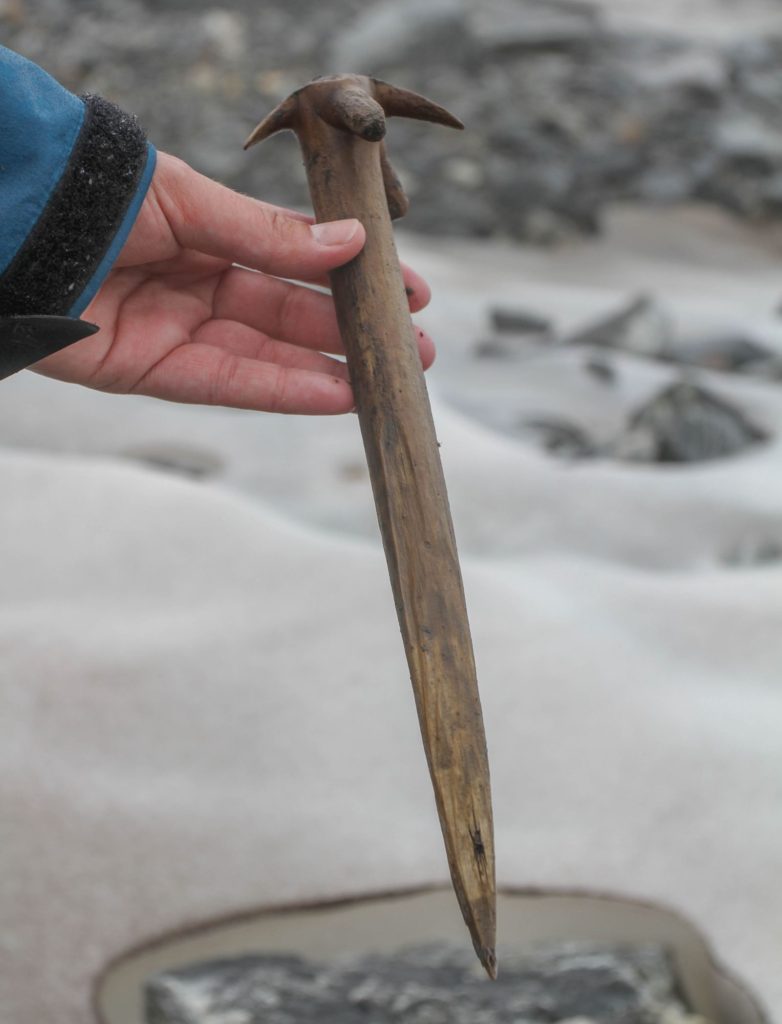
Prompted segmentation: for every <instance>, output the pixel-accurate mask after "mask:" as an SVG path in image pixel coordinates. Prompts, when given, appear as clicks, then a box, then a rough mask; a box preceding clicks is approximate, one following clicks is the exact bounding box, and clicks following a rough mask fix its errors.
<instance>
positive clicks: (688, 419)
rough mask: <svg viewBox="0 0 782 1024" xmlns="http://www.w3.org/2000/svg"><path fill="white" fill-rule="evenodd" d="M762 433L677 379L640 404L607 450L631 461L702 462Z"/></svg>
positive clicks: (727, 406) (735, 450) (741, 415)
mask: <svg viewBox="0 0 782 1024" xmlns="http://www.w3.org/2000/svg"><path fill="white" fill-rule="evenodd" d="M766 437H767V435H766V434H765V432H764V431H763V430H761V429H760V428H759V427H757V426H756V425H755V424H753V423H752V422H751V421H750V420H749V419H748V418H747V417H746V416H745V415H744V413H743V412H742V411H741V410H740V409H737V408H736V407H735V406H733V405H731V404H730V403H729V402H726V401H725V400H724V399H722V398H717V397H715V396H714V395H712V394H710V393H709V392H708V391H706V390H704V389H703V388H701V387H698V386H696V385H694V384H689V383H684V382H682V383H677V384H674V385H672V386H670V387H666V388H665V389H664V390H663V391H661V392H660V393H659V394H657V395H655V396H654V398H652V399H651V400H650V401H649V402H647V403H646V404H645V405H644V406H643V407H642V408H641V409H639V410H638V412H637V413H636V414H635V415H634V416H633V418H632V419H631V421H630V423H629V425H628V429H627V431H626V433H625V434H624V435H623V436H622V437H620V438H618V439H617V440H616V442H615V443H614V444H613V445H612V446H611V453H612V454H613V455H614V456H615V457H617V458H620V459H626V460H629V461H636V462H639V461H640V462H704V461H708V460H710V459H719V458H724V457H726V456H729V455H736V454H738V453H739V452H741V451H744V450H745V449H747V448H749V447H751V446H752V445H754V444H758V443H759V442H761V441H764V440H766Z"/></svg>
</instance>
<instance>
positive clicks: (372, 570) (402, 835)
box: [0, 209, 782, 1024]
mask: <svg viewBox="0 0 782 1024" xmlns="http://www.w3.org/2000/svg"><path fill="white" fill-rule="evenodd" d="M609 228H610V230H609V233H608V236H607V237H606V238H605V239H604V240H602V241H599V242H588V243H587V242H585V243H580V244H577V245H574V246H571V247H570V248H567V249H563V250H557V251H552V252H548V253H541V252H534V251H531V250H529V251H528V250H524V249H519V248H510V247H503V246H499V245H496V244H486V245H480V244H476V243H467V242H464V243H459V242H454V241H452V240H449V241H448V242H440V243H433V242H429V241H424V240H421V239H416V238H413V237H407V236H403V237H402V240H401V243H400V248H401V250H402V252H403V255H404V256H405V257H406V259H407V260H408V261H410V262H412V263H414V264H415V265H416V266H417V267H418V268H420V269H421V270H422V271H423V272H424V273H425V274H426V275H427V276H428V277H429V279H430V281H431V282H432V284H433V287H434V291H435V299H434V301H433V303H432V305H431V307H430V309H429V310H427V311H426V312H425V313H423V314H422V315H421V317H420V320H421V322H422V323H425V324H426V326H427V327H428V328H429V329H430V330H431V332H432V333H433V334H434V336H435V338H436V339H437V341H438V343H439V348H440V357H439V360H438V363H437V364H436V366H435V368H434V369H433V370H432V371H431V374H430V383H431V391H432V394H433V397H434V406H435V418H436V422H437V426H438V435H439V439H440V441H441V443H442V453H443V459H444V464H445V470H446V477H447V480H448V484H449V491H450V496H451V502H452V506H453V512H454V518H455V524H456V531H457V538H458V540H459V543H460V549H461V552H462V560H463V567H464V571H465V583H466V590H467V597H468V604H469V607H470V612H471V619H472V624H473V632H474V639H475V645H476V655H477V660H478V666H479V677H480V681H481V686H482V696H483V703H484V711H485V716H486V724H487V732H488V738H489V745H490V755H491V764H492V772H493V785H494V798H495V821H496V828H497V856H498V877H499V881H500V882H501V883H504V884H507V885H514V886H541V887H546V888H552V889H581V890H586V891H600V892H606V891H608V892H613V893H616V894H619V895H626V896H629V897H632V898H634V899H640V900H649V901H659V902H661V903H664V904H667V905H670V906H673V907H675V908H676V909H678V910H679V911H680V912H681V913H683V914H684V915H686V916H687V917H689V918H690V919H691V920H692V921H693V922H694V923H695V924H696V925H697V927H698V928H700V930H701V931H702V932H703V933H704V934H705V935H706V936H707V937H708V938H709V940H710V941H711V942H712V943H713V945H714V948H715V950H716V952H717V954H718V956H719V957H720V959H721V960H722V961H723V962H724V963H725V964H727V965H728V966H729V967H730V968H731V969H732V970H734V971H735V972H737V974H738V975H739V976H740V977H741V978H742V979H744V980H745V981H746V983H747V984H748V986H749V987H750V988H751V989H752V990H753V991H754V993H755V994H756V995H757V996H758V997H759V998H760V999H761V1000H762V1001H763V1003H764V1004H765V1005H766V1007H767V1008H768V1010H769V1011H770V1013H771V1016H772V1017H773V1018H774V1019H777V1018H779V1017H780V1016H782V981H781V980H780V979H781V978H782V975H781V974H780V970H779V951H780V949H782V889H780V886H779V882H778V879H779V870H780V867H779V866H780V864H781V863H782V743H780V736H782V562H781V561H779V560H778V559H777V560H774V559H773V558H772V559H770V560H769V559H767V558H766V559H763V560H760V561H758V563H757V564H752V558H751V557H750V558H748V559H743V560H742V559H740V560H739V561H741V562H743V564H742V565H738V566H737V565H736V564H735V562H736V558H734V557H732V553H735V551H736V550H739V549H741V550H744V551H746V550H750V551H752V550H758V551H763V550H765V551H769V550H774V549H775V546H776V547H777V548H782V441H780V437H781V436H782V384H780V383H775V382H773V381H764V380H756V379H751V378H749V377H745V376H735V375H729V374H723V373H717V372H709V373H705V372H704V373H703V374H701V375H700V378H699V379H700V381H701V382H702V383H704V384H705V385H707V386H708V387H709V388H710V389H711V390H712V391H714V393H719V394H720V395H721V396H723V397H725V398H727V399H729V400H730V401H732V402H735V403H736V404H738V405H740V406H741V407H742V408H743V409H745V411H747V412H748V413H750V414H751V415H752V417H753V418H754V420H755V421H756V422H757V423H758V424H759V425H760V426H762V427H763V428H764V430H765V431H766V432H767V434H768V435H769V438H770V439H769V440H768V441H767V442H766V443H764V444H761V445H757V446H755V447H754V448H752V449H750V450H748V451H747V452H746V453H745V454H742V455H739V456H736V457H734V458H731V459H724V460H717V461H714V462H709V463H701V464H698V465H695V466H683V465H654V464H651V465H650V464H643V465H640V464H632V463H620V462H613V461H609V460H607V459H589V460H583V461H578V462H563V461H561V460H557V459H555V458H553V457H552V456H550V455H548V454H546V453H544V452H542V451H541V450H539V449H538V447H537V446H535V445H534V444H533V443H532V442H531V441H530V440H529V439H525V438H524V437H519V436H516V435H515V434H514V433H513V431H512V430H510V429H507V427H508V424H512V423H513V422H515V420H514V417H516V418H517V417H518V416H519V415H521V414H530V413H537V412H540V411H541V410H543V411H545V410H549V411H550V410H551V409H555V410H556V411H557V412H558V413H560V414H564V413H565V412H567V413H568V415H569V416H571V418H573V419H574V420H575V421H576V422H578V423H581V424H583V425H584V426H586V427H589V428H590V429H598V428H601V427H603V426H606V425H608V426H610V424H611V422H613V420H614V419H617V418H619V417H621V416H622V415H624V414H625V413H626V412H627V411H628V410H631V409H632V408H634V407H635V406H636V405H637V403H638V402H639V401H641V400H643V398H645V397H647V396H648V395H649V394H650V393H651V392H652V391H653V390H655V389H656V388H658V387H659V386H660V384H661V383H664V382H665V380H666V379H668V377H669V376H671V375H673V374H675V373H676V370H675V368H673V367H670V366H666V365H664V364H660V363H652V362H648V361H645V360H642V359H639V358H637V357H634V356H630V355H619V356H617V359H616V366H615V369H616V371H617V373H616V377H615V379H614V381H613V382H612V383H610V384H607V383H606V381H605V380H600V379H598V378H595V377H594V376H593V375H590V374H588V373H585V372H584V370H583V365H582V362H583V360H582V359H581V357H580V356H577V355H574V353H573V351H572V350H571V349H567V348H559V347H557V346H553V347H552V348H551V350H550V351H549V350H543V351H541V352H540V353H539V354H538V355H537V356H536V357H535V358H529V359H526V358H520V359H515V360H514V359H511V360H503V359H477V358H476V357H475V352H474V345H475V342H476V340H478V339H480V338H481V336H482V335H485V333H486V330H487V311H488V308H489V306H490V305H492V304H498V303H501V304H503V305H506V306H508V305H510V306H523V307H524V308H526V309H534V310H536V311H538V312H540V313H542V314H544V315H546V316H548V317H550V318H551V319H552V320H553V321H554V323H555V325H556V327H557V329H558V330H561V331H566V330H568V329H571V328H572V329H575V328H576V327H578V326H580V325H583V324H585V323H588V322H591V321H592V320H594V319H595V318H596V317H598V316H600V315H602V314H603V313H605V312H606V311H608V310H611V309H613V308H615V307H617V306H618V305H621V304H622V303H623V302H624V301H625V299H626V298H627V297H628V296H629V295H632V294H635V293H637V292H639V291H644V292H648V293H651V294H653V295H655V296H657V297H658V298H659V299H660V301H661V302H664V303H665V304H666V306H667V308H668V309H669V310H670V313H671V316H672V317H673V319H674V320H675V322H676V324H677V325H678V331H679V334H680V336H681V337H685V338H686V337H695V336H699V335H701V334H702V333H704V332H707V331H711V330H714V329H716V328H720V329H725V330H728V329H730V330H735V331H740V332H742V334H743V335H751V336H752V337H753V338H756V339H758V340H762V342H763V343H764V344H765V345H766V346H768V347H769V348H771V349H773V350H775V351H778V352H782V320H780V318H779V316H778V315H777V313H776V309H777V307H778V305H779V300H780V297H781V296H782V284H781V278H780V273H779V249H778V247H777V244H776V243H775V242H774V240H773V239H772V238H770V237H769V238H764V237H759V236H755V235H750V234H748V233H746V232H745V231H744V230H743V229H738V228H736V227H735V226H734V225H732V224H731V223H730V222H728V221H727V220H726V219H725V218H723V217H716V216H714V215H712V214H704V213H703V212H702V211H698V210H682V211H673V212H669V213H667V214H665V215H663V214H662V213H649V212H646V213H641V212H639V211H634V210H629V209H628V210H623V211H617V212H616V214H615V215H614V216H613V217H612V218H611V221H610V224H609ZM0 399H1V400H0V438H2V443H3V446H4V447H3V448H2V449H0V479H2V481H3V500H2V502H0V566H2V572H0V683H2V685H1V686H0V701H1V702H2V703H1V704H0V721H1V722H2V732H3V741H2V743H1V744H0V806H2V808H3V811H2V816H1V817H0V919H2V922H3V927H2V929H0V960H1V961H2V965H3V969H2V971H0V1007H1V1008H2V1009H1V1010H0V1015H1V1016H2V1017H3V1020H6V1021H8V1022H9V1024H23V1022H24V1024H27V1022H29V1021H44V1020H46V1021H48V1020H57V1021H58V1022H61V1024H84V1022H85V1021H87V1020H89V1019H90V1009H89V998H90V987H91V985H92V983H93V981H94V979H95V978H96V976H97V975H98V973H99V972H100V971H101V970H102V969H103V968H104V967H105V965H106V963H107V962H108V961H109V960H111V959H112V958H113V957H116V956H118V955H119V954H121V953H123V952H124V951H125V950H127V949H129V948H130V947H132V946H134V945H137V944H139V943H143V942H144V941H146V940H148V939H150V938H152V937H154V936H157V935H159V934H161V933H163V932H167V931H170V930H172V929H174V928H176V927H178V926H180V925H182V924H185V923H191V922H195V921H205V920H209V919H211V918H215V917H218V916H225V915H227V914H230V913H233V912H236V911H240V910H246V909H250V908H253V907H259V906H263V905H270V904H278V903H284V902H290V901H293V900H296V899H317V898H324V899H325V898H327V897H334V896H337V895H348V894H359V893H361V892H366V891H381V890H384V891H389V890H393V889H394V888H405V887H410V886H416V885H420V884H425V883H429V882H443V881H445V880H446V878H447V866H446V863H445V857H444V855H443V852H442V848H441V841H440V837H439V829H438V825H437V821H436V815H435V811H434V806H433V802H432V799H431V796H430V791H429V784H428V779H427V775H426V768H425V763H424V759H423V756H422V751H421V744H420V739H419V736H418V730H417V724H416V721H415V714H414V709H413V701H412V696H411V694H410V691H409V684H408V682H407V673H406V668H405V665H404V660H403V655H402V648H401V644H400V642H399V638H398V634H397V628H396V623H395V616H394V608H393V603H392V600H391V597H390V593H389V588H388V584H387V579H386V572H385V566H384V562H383V557H382V552H381V551H380V547H379V543H378V541H377V539H376V529H375V526H374V522H373V520H374V511H373V507H372V503H371V498H370V495H369V489H368V482H367V479H366V475H365V471H364V469H363V453H362V451H361V447H360V441H359V437H358V425H357V423H356V421H355V418H354V417H351V416H348V417H344V418H342V419H339V420H318V421H315V420H305V419H279V418H278V419H275V418H272V417H267V416H262V415H254V414H249V413H238V412H228V411H220V410H208V409H202V408H185V407H177V406H173V405H165V404H163V403H155V402H154V401H151V400H146V399H140V398H120V397H116V396H107V395H100V394H95V393H91V392H88V391H84V390H81V389H77V388H74V387H71V386H67V385H63V384H58V383H54V382H52V381H48V380H45V379H43V378H40V377H36V376H35V375H33V374H21V375H18V376H17V377H15V378H12V379H10V380H8V381H5V382H3V384H2V389H1V394H0ZM607 428H608V427H606V429H607ZM144 459H151V460H153V461H154V460H158V461H165V460H166V459H168V460H169V461H173V462H177V461H179V462H182V463H186V464H191V465H192V466H194V467H196V468H197V467H201V468H202V469H203V470H204V476H203V478H201V479H199V480H197V481H191V480H186V479H183V478H181V477H176V476H173V475H170V474H165V473H161V472H160V471H159V470H155V469H151V468H149V466H148V465H146V464H145V463H144V461H143V460H144ZM388 836H391V841H390V842H389V841H388V839H387V837H388Z"/></svg>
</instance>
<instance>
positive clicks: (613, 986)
mask: <svg viewBox="0 0 782 1024" xmlns="http://www.w3.org/2000/svg"><path fill="white" fill-rule="evenodd" d="M502 965H503V966H502V973H501V974H500V977H499V980H498V981H497V982H496V983H494V984H489V983H488V982H487V981H486V979H485V978H483V977H481V976H480V975H479V974H478V973H477V971H476V969H475V965H474V964H473V961H472V957H471V954H468V953H465V952H461V951H459V952H456V951H454V950H450V949H448V947H444V946H441V945H433V946H427V947H419V948H417V949H408V950H402V951H400V952H398V953H395V954H386V955H380V954H374V955H364V956H354V957H346V958H341V959H340V960H339V961H338V962H335V963H328V964H327V963H317V964H316V963H312V962H311V961H308V960H305V959H304V958H302V957H295V956H274V955H267V956H248V957H243V958H238V959H234V960H222V961H219V960H218V961H213V962H207V963H202V964H197V965H194V966H192V967H187V968H183V969H180V970H177V971H172V972H169V973H167V974H163V975H160V976H159V977H157V978H154V979H152V980H151V981H150V982H149V983H148V984H147V988H146V1024H306V1022H307V1021H313V1022H317V1024H366V1022H367V1021H373V1022H377V1024H392V1022H394V1021H399V1022H406V1024H475V1022H476V1021H480V1024H518V1022H519V1021H525V1022H529V1024H537V1022H540V1024H549V1022H551V1021H561V1020H565V1019H571V1018H576V1017H579V1018H585V1019H587V1020H589V1021H594V1022H596V1024H663V1022H665V1021H670V1020H678V1021H680V1022H681V1024H686V1022H688V1021H691V1022H692V1024H695V1021H696V1017H695V1015H694V1014H691V1013H690V1012H689V1010H688V1008H687V1007H686V1006H685V1005H684V1004H683V1003H682V1001H681V997H680V996H679V992H678V984H677V979H676V976H675V973H674V971H673V968H672V966H671V963H670V961H669V959H668V957H667V955H666V953H665V951H664V950H663V949H662V948H660V947H657V946H625V947H617V948H595V947H588V946H580V945H576V944H572V945H562V946H559V947H555V948H548V949H541V950H540V951H538V952H535V953H531V954H529V955H527V956H525V957H523V958H520V957H512V956H509V955H503V957H502Z"/></svg>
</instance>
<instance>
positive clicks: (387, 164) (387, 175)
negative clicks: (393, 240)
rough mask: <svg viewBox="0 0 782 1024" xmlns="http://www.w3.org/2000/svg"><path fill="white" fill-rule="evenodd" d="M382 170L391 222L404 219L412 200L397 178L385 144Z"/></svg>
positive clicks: (381, 161)
mask: <svg viewBox="0 0 782 1024" xmlns="http://www.w3.org/2000/svg"><path fill="white" fill-rule="evenodd" d="M380 169H381V170H382V172H383V184H384V185H385V189H386V199H387V200H388V212H389V213H390V214H391V220H398V219H399V218H400V217H404V215H405V214H406V213H407V211H408V210H409V209H410V200H409V199H408V198H407V196H406V195H405V190H404V189H403V188H402V183H401V181H400V180H399V178H398V177H397V175H396V171H395V170H394V168H393V167H392V166H391V161H390V160H389V159H388V152H387V150H386V144H385V142H383V143H382V144H381V146H380Z"/></svg>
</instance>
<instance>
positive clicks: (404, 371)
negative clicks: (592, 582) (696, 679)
mask: <svg viewBox="0 0 782 1024" xmlns="http://www.w3.org/2000/svg"><path fill="white" fill-rule="evenodd" d="M394 114H398V115H402V116H406V117H413V118H418V119H419V120H423V121H433V122H436V123H438V124H444V125H450V126H451V127H453V128H461V127H462V125H461V123H460V122H459V121H458V120H457V119H456V118H455V117H453V116H452V115H451V114H449V113H448V111H446V110H444V109H443V108H442V107H439V106H437V104H435V103H432V102H430V101H429V100H427V99H425V98H424V97H423V96H418V95H416V94H415V93H411V92H407V91H406V90H403V89H398V88H396V87H394V86H391V85H388V84H387V83H385V82H380V81H376V80H375V79H372V78H366V77H363V76H359V75H335V76H331V77H328V78H319V79H315V81H313V82H311V83H310V84H309V85H306V86H304V87H303V88H302V89H299V90H298V91H297V92H295V93H293V95H291V96H290V97H289V98H288V99H286V100H285V101H284V102H283V103H281V104H280V106H278V107H277V109H276V110H274V111H273V112H272V113H271V114H269V116H268V117H267V118H266V119H265V120H264V121H262V122H261V124H259V125H258V127H257V128H256V129H255V131H254V132H253V133H252V134H251V135H250V137H249V138H248V140H247V142H246V144H245V148H247V146H250V145H252V144H253V143H255V142H261V141H262V140H263V139H266V138H268V137H269V136H270V135H272V134H274V133H275V132H277V131H280V130H281V129H290V130H291V131H294V132H295V133H296V134H297V136H298V138H299V142H300V144H301V148H302V151H303V154H304V163H305V166H306V169H307V177H308V180H309V186H310V192H311V194H312V201H313V206H314V209H315V214H316V217H317V219H318V220H319V221H327V220H341V219H343V218H351V217H355V218H358V220H360V221H361V222H362V224H363V225H364V227H365V229H366V234H367V239H366V244H365V246H364V248H363V250H362V251H361V252H360V253H359V255H358V256H357V257H356V258H355V259H353V260H352V261H351V262H350V263H349V264H347V265H346V266H344V267H340V268H339V269H337V270H335V271H334V272H333V273H332V274H331V285H332V291H333V294H334V303H335V306H336V310H337V317H338V321H339V327H340V332H341V335H342V340H343V343H344V346H345V351H346V353H347V362H348V370H349V374H350V379H351V382H352V385H353V389H354V394H355V399H356V409H357V412H358V418H359V422H360V425H361V432H362V435H363V439H364V447H365V450H366V456H367V462H368V465H369V472H370V476H371V480H372V488H373V491H374V497H375V506H376V508H377V515H378V520H379V523H380V530H381V533H382V536H383V545H384V547H385V552H386V559H387V561H388V570H389V574H390V577H391V585H392V587H393V591H394V599H395V603H396V609H397V614H398V616H399V625H400V628H401V631H402V637H403V640H404V645H405V651H406V654H407V661H408V665H409V667H410V675H411V678H412V683H413V690H414V693H415V700H416V706H417V709H418V717H419V721H420V724H421V733H422V736H423V742H424V748H425V750H426V757H427V761H428V764H429V771H430V774H431V778H432V784H433V787H434V793H435V799H436V803H437V811H438V814H439V817H440V824H441V827H442V832H443V837H444V839H445V848H446V852H447V854H448V864H449V867H450V872H451V878H452V880H453V886H454V889H455V891H456V896H457V898H458V900H459V905H460V907H461V911H462V915H463V916H464V920H465V922H466V924H467V927H468V928H469V930H470V935H471V936H472V940H473V945H474V946H475V951H476V953H477V954H478V957H479V959H480V961H481V963H482V964H483V965H484V967H485V968H486V970H487V972H488V973H489V975H490V976H491V977H492V978H493V977H495V976H496V957H495V927H496V925H495V922H496V909H495V908H496V900H495V879H494V833H493V824H492V809H491V793H490V788H489V765H488V759H487V754H486V740H485V736H484V729H483V718H482V715H481V706H480V700H479V696H478V684H477V679H476V673H475V662H474V658H473V651H472V642H471V639H470V629H469V623H468V620H467V611H466V607H465V601H464V590H463V587H462V579H461V572H460V569H459V561H458V555H457V551H456V542H455V540H454V533H453V526H452V523H451V515H450V511H449V508H448V497H447V494H446V489H445V480H444V478H443V471H442V467H441V464H440V454H439V451H438V448H439V446H438V443H437V438H436V435H435V429H434V424H433V421H432V413H431V409H430V406H429V398H428V395H427V392H426V385H425V383H424V375H423V371H422V368H421V361H420V357H419V354H418V346H417V344H416V339H415V330H414V327H413V324H412V321H411V319H410V312H409V308H408V301H407V296H406V293H405V287H404V283H403V280H402V273H401V270H400V267H399V260H398V258H397V253H396V246H395V244H394V235H393V230H392V226H391V218H392V217H400V216H402V215H403V214H404V213H405V212H406V210H407V208H408V201H407V197H406V196H405V194H404V192H403V190H402V187H401V185H400V183H399V180H398V179H397V177H396V175H395V173H394V171H393V170H392V168H391V165H390V164H389V161H388V158H387V155H386V150H385V143H384V141H383V139H384V136H385V132H386V115H394Z"/></svg>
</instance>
